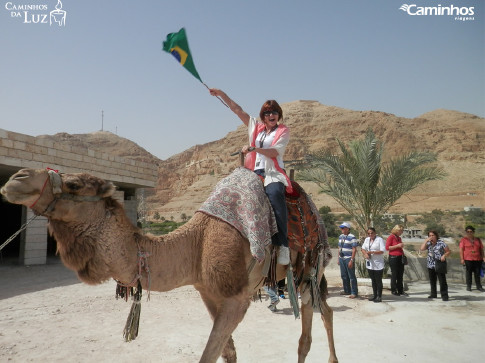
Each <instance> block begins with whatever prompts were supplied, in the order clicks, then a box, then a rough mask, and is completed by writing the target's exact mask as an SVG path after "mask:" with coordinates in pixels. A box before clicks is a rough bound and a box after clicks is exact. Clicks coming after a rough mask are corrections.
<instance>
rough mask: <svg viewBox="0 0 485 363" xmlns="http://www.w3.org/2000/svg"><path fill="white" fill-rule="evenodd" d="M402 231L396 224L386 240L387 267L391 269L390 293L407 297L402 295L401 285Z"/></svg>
mask: <svg viewBox="0 0 485 363" xmlns="http://www.w3.org/2000/svg"><path fill="white" fill-rule="evenodd" d="M403 231H404V226H402V225H400V224H396V225H395V226H394V228H393V229H392V230H391V234H390V235H389V237H387V240H386V250H387V251H389V267H390V268H391V293H392V294H393V295H396V296H400V295H405V296H407V294H406V293H404V284H403V277H404V264H403V261H402V256H403V255H404V250H403V242H402V239H401V234H402V232H403Z"/></svg>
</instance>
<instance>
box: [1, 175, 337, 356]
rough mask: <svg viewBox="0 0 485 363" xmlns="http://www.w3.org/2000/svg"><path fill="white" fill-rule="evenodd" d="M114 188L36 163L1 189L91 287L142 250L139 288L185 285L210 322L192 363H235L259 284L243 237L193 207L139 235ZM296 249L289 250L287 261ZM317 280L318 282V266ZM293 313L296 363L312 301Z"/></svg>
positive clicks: (126, 270) (328, 325) (122, 270)
mask: <svg viewBox="0 0 485 363" xmlns="http://www.w3.org/2000/svg"><path fill="white" fill-rule="evenodd" d="M114 191H115V186H114V185H113V184H112V183H111V182H109V181H105V180H102V179H100V178H98V177H95V176H92V175H90V174H86V173H76V174H61V173H59V174H57V173H54V172H53V171H52V170H49V171H48V170H41V169H39V170H34V169H22V170H20V171H18V172H17V173H15V174H14V175H12V176H11V177H10V179H9V181H8V182H7V183H6V184H5V185H4V186H3V187H2V188H1V194H2V195H3V196H4V197H5V198H6V199H7V200H8V201H9V202H10V203H14V204H20V205H24V206H26V207H29V208H31V209H32V210H33V212H34V213H36V214H40V215H44V216H46V217H47V218H48V230H49V233H50V234H51V235H53V237H54V238H55V240H56V241H57V249H58V254H59V255H60V258H61V260H62V262H63V263H64V265H65V266H67V267H68V268H69V269H72V270H74V271H75V272H76V273H77V275H78V277H79V279H80V280H81V281H82V282H84V283H87V284H92V285H94V284H99V283H102V282H104V281H106V280H108V279H110V278H113V279H115V280H117V281H119V282H121V283H124V284H127V285H129V284H132V283H133V281H134V277H136V276H137V275H138V274H139V258H138V253H139V252H140V251H142V252H144V253H148V254H149V257H148V259H147V261H149V271H150V279H148V276H147V274H146V272H145V271H144V270H142V271H141V272H142V274H141V275H142V276H141V278H140V282H141V285H142V288H144V289H150V290H151V291H170V290H172V289H175V288H178V287H181V286H185V285H193V286H194V287H195V289H197V290H198V292H199V293H200V296H201V298H202V300H203V302H204V303H205V305H206V307H207V309H208V311H209V314H210V316H211V318H212V320H213V326H212V330H211V333H210V336H209V339H208V341H207V344H206V346H205V349H204V351H203V353H202V356H201V358H200V362H203V363H208V362H216V361H217V359H218V358H219V357H220V356H222V357H223V359H224V361H225V362H229V363H232V362H236V361H237V356H236V350H235V346H234V342H233V339H232V336H231V335H232V332H233V331H234V330H235V329H236V327H237V326H238V324H239V323H240V322H241V321H242V320H243V318H244V315H245V313H246V311H247V309H248V307H249V305H250V303H251V299H252V296H253V295H254V294H255V293H256V292H257V291H258V289H260V288H261V287H262V284H263V282H262V279H261V276H262V274H261V272H262V265H263V264H255V266H254V268H253V269H252V270H251V272H250V274H249V275H248V266H249V265H250V264H251V260H252V255H251V252H250V248H249V243H248V240H247V239H245V238H244V237H243V236H242V235H241V233H240V232H239V231H237V230H236V229H235V228H233V227H232V226H230V225H229V224H227V223H225V222H223V221H221V220H220V219H218V218H215V217H213V216H210V215H207V214H204V213H195V214H194V216H193V217H192V218H191V219H190V220H189V221H188V222H187V223H186V224H184V225H183V226H182V227H180V228H178V229H177V230H175V231H173V232H171V233H170V234H168V235H163V236H153V235H150V234H146V235H145V234H143V233H142V232H141V230H140V229H138V228H137V227H135V226H134V225H133V224H132V223H131V222H130V221H129V219H128V218H127V216H126V214H125V212H124V209H123V207H122V206H121V204H120V203H118V202H117V201H116V200H115V199H113V198H112V194H113V192H114ZM297 254H298V253H297V252H295V251H291V261H292V263H293V264H294V263H295V261H296V260H297V257H298V256H297ZM285 269H286V266H281V265H278V268H277V270H276V275H277V279H278V280H279V279H282V278H284V277H285ZM318 278H319V281H318V282H319V283H320V284H321V283H323V285H324V286H325V287H326V280H325V277H324V276H323V272H322V274H321V275H320V276H319V277H318ZM149 280H150V281H149ZM319 303H320V311H321V312H322V314H321V318H322V320H323V323H324V327H325V329H326V332H327V340H328V346H329V352H330V355H329V359H328V362H331V363H335V362H338V360H337V356H336V353H335V347H334V339H333V311H332V309H331V308H330V307H329V306H328V304H327V303H326V301H325V294H324V293H322V299H320V300H319ZM300 311H301V323H302V332H301V336H300V339H299V344H298V362H304V361H305V359H306V356H307V354H308V352H309V351H310V346H311V343H312V335H311V329H312V317H313V307H312V302H311V301H304V299H302V303H301V310H300ZM274 338H275V339H277V337H274ZM268 339H272V337H268Z"/></svg>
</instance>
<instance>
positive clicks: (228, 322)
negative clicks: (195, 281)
mask: <svg viewBox="0 0 485 363" xmlns="http://www.w3.org/2000/svg"><path fill="white" fill-rule="evenodd" d="M201 296H202V299H203V300H204V303H205V305H206V306H207V309H208V310H209V313H210V314H211V317H212V319H213V321H214V325H213V326H212V331H211V334H210V336H209V340H208V341H207V344H206V346H205V349H204V353H203V354H202V357H201V359H200V362H203V363H212V362H214V363H215V362H216V361H217V358H219V356H221V355H222V357H223V358H224V360H225V362H227V363H235V362H236V361H237V356H236V348H235V347H234V341H233V340H232V336H231V334H232V332H233V331H234V330H235V329H236V327H237V326H238V324H239V323H240V322H241V321H242V319H243V318H244V315H245V314H246V311H247V309H248V307H249V304H250V300H249V298H248V296H247V294H243V293H241V294H239V295H236V296H232V297H229V298H225V299H224V300H222V301H221V302H220V304H218V303H216V302H215V301H213V300H212V299H210V298H209V297H208V296H207V295H206V294H204V293H202V292H201Z"/></svg>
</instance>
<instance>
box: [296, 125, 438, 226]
mask: <svg viewBox="0 0 485 363" xmlns="http://www.w3.org/2000/svg"><path fill="white" fill-rule="evenodd" d="M337 142H338V144H339V146H340V151H341V152H342V155H333V154H332V153H331V152H330V151H328V150H323V149H322V150H320V151H318V152H316V153H314V154H310V155H308V156H307V157H306V160H305V163H304V164H303V165H304V168H305V169H304V170H302V171H301V172H299V174H298V179H299V180H303V181H310V182H314V183H316V184H317V185H318V186H319V187H320V189H321V191H322V192H324V193H327V194H328V195H330V196H331V197H333V198H334V199H335V200H336V201H337V202H338V203H339V204H340V205H341V206H342V207H343V208H344V209H345V210H346V211H347V212H348V213H349V214H350V215H352V217H353V218H354V220H355V221H356V222H357V224H358V226H359V227H360V228H361V229H362V230H363V231H365V230H366V229H367V227H370V226H373V220H374V218H375V216H377V215H382V214H384V213H385V212H386V211H387V210H388V209H389V208H390V207H391V206H392V205H394V204H395V203H396V201H397V200H398V199H399V198H400V197H401V196H403V195H404V194H405V193H408V192H410V191H411V190H413V189H414V188H416V187H417V186H419V185H420V184H423V183H425V182H427V181H430V180H437V179H442V178H443V177H444V176H445V175H446V174H445V172H444V170H443V169H442V168H440V167H438V166H436V165H433V164H432V163H434V162H436V154H433V153H429V152H418V151H411V152H409V153H408V154H405V155H401V156H398V157H396V158H394V159H392V160H390V161H389V162H386V163H383V162H382V154H383V143H382V142H380V141H379V140H378V139H377V138H376V136H375V134H374V132H373V131H372V129H368V130H367V133H366V135H365V138H364V139H363V140H356V141H351V142H350V143H349V147H348V148H347V147H345V145H344V144H343V143H342V142H341V141H340V140H338V139H337Z"/></svg>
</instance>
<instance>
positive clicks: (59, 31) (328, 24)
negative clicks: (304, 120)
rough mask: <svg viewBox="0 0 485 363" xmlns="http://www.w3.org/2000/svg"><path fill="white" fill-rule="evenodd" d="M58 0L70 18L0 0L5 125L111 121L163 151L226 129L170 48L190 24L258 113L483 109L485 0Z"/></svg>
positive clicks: (92, 126)
mask: <svg viewBox="0 0 485 363" xmlns="http://www.w3.org/2000/svg"><path fill="white" fill-rule="evenodd" d="M61 1H62V9H63V10H65V11H66V15H67V16H66V23H65V26H57V25H49V24H48V23H43V22H42V14H46V13H48V12H50V11H51V10H54V8H55V6H56V3H57V0H11V1H6V0H0V4H1V8H0V34H1V35H0V49H1V54H2V55H1V57H0V84H1V87H0V128H3V129H6V130H9V131H14V132H20V133H25V134H29V135H33V136H37V135H42V134H55V133H58V132H68V133H71V134H72V133H89V132H94V131H98V130H100V129H101V127H102V126H103V129H104V130H106V131H111V132H113V133H117V134H118V135H119V136H122V137H125V138H128V139H130V140H132V141H134V142H136V143H137V144H139V145H140V146H142V147H144V148H145V149H147V150H148V151H149V152H151V153H152V154H154V155H155V156H157V157H159V158H161V159H166V158H168V157H170V156H172V155H174V154H177V153H179V152H181V151H183V150H185V149H187V148H189V147H191V146H193V145H196V144H204V143H206V142H210V141H214V140H218V139H220V138H223V137H224V136H225V135H226V134H227V133H228V132H230V131H233V130H235V129H236V128H237V127H238V126H239V125H240V121H239V119H238V118H237V117H236V116H235V115H234V114H232V112H230V111H229V110H228V109H227V108H226V107H225V106H224V105H222V103H220V102H219V101H218V100H217V99H216V98H214V97H211V96H210V95H209V93H208V91H207V90H206V88H205V87H204V86H203V85H202V84H201V83H200V82H199V81H197V80H196V79H195V78H194V77H193V76H192V75H191V74H190V73H189V72H187V71H186V70H185V69H183V68H182V67H181V66H180V65H179V64H178V63H177V62H176V61H175V59H174V58H173V57H172V56H171V55H170V54H168V53H165V52H163V51H162V50H161V46H162V42H163V40H164V39H165V37H166V35H167V34H168V33H172V32H176V31H178V30H179V29H180V28H182V27H185V29H186V32H187V36H188V39H189V45H190V48H191V52H192V56H193V58H194V62H195V65H196V67H197V70H198V72H199V74H200V76H201V78H202V80H203V81H204V82H205V83H206V84H207V85H209V86H210V87H217V88H221V89H223V90H224V91H226V92H227V93H228V95H229V96H230V97H232V98H233V99H234V100H235V101H236V102H238V103H239V104H240V105H241V106H242V107H243V109H245V110H246V111H247V112H248V113H250V114H253V115H257V114H258V112H259V108H260V106H261V104H262V103H263V102H264V101H265V100H266V99H270V98H272V99H276V100H278V101H279V102H280V103H285V102H291V101H296V100H301V99H304V100H317V101H319V102H320V103H322V104H325V105H332V106H338V107H343V108H347V109H352V110H375V111H384V112H388V113H393V114H395V115H397V116H403V117H417V116H419V115H421V114H423V113H425V112H428V111H432V110H435V109H439V108H445V109H451V110H457V111H462V112H469V113H472V114H475V115H478V116H481V117H484V116H485V105H484V104H485V37H484V34H485V25H484V12H485V7H484V5H483V1H482V0H455V1H450V0H443V1H438V0H415V1H414V0H413V1H412V2H411V1H407V0H400V1H398V0H367V1H354V0H333V1H326V0H298V1H297V0H245V1H243V0H238V1H235V0H203V1H202V0H176V1H175V0H174V1H164V0H158V1H156V0H146V1H141V2H135V1H125V0H96V1H93V0H83V1H74V0H61ZM403 4H409V5H410V4H416V6H417V7H425V6H437V5H438V4H440V5H441V6H442V7H443V6H450V5H454V6H455V7H460V8H461V7H466V8H470V7H474V9H473V12H474V15H473V18H474V19H473V20H468V21H460V20H455V17H454V16H429V15H428V16H417V15H415V16H412V15H408V14H407V13H406V12H404V11H402V10H399V8H400V7H401V6H402V5H403ZM14 5H17V6H18V5H39V6H40V10H37V11H35V10H30V11H27V15H26V14H25V13H24V11H23V10H18V11H15V10H12V9H13V6H14ZM43 6H44V8H43ZM45 8H47V10H44V9H45ZM415 9H416V8H415ZM17 13H19V14H20V16H16V15H18V14H17ZM26 19H27V20H26ZM35 20H40V22H37V23H35V22H34V21H35ZM47 20H48V17H47ZM101 110H103V111H104V122H103V125H102V123H101ZM328 132H329V133H331V130H328ZM239 147H240V145H237V146H235V149H239Z"/></svg>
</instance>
